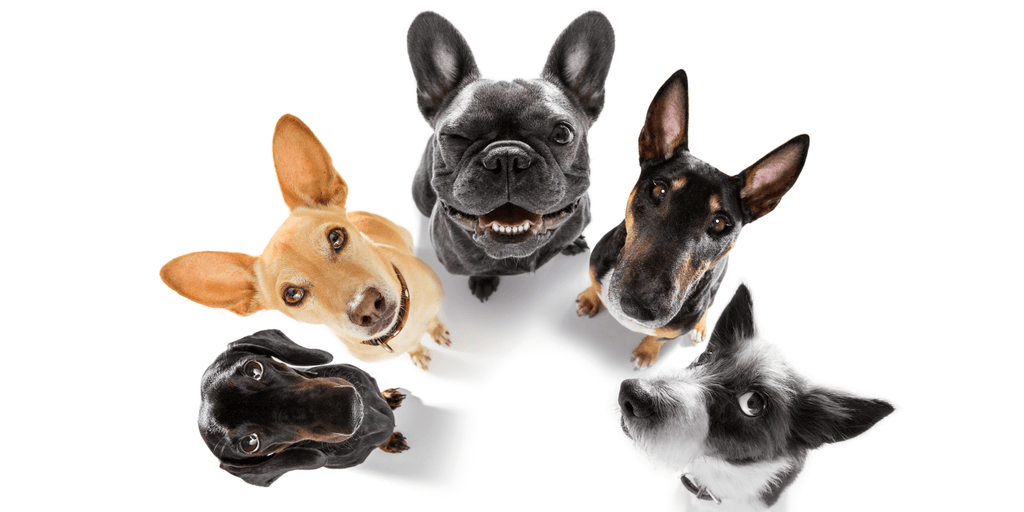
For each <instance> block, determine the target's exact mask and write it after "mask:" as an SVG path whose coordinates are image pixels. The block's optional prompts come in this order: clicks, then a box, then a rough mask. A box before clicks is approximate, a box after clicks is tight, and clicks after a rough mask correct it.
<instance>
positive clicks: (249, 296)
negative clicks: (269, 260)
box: [160, 251, 263, 316]
mask: <svg viewBox="0 0 1024 512" xmlns="http://www.w3.org/2000/svg"><path fill="white" fill-rule="evenodd" d="M255 261H256V258H255V257H253V256H249V255H248V254H242V253H237V252H214V251H205V252H193V253H191V254H186V255H184V256H178V257H177V258H174V259H173V260H171V261H169V262H167V264H166V265H164V266H163V268H161V269H160V279H163V281H164V284H166V285H167V286H169V287H170V288H171V289H172V290H174V291H176V292H178V294H180V295H181V296H182V297H185V298H187V299H189V300H192V301H195V302H198V303H200V304H202V305H204V306H209V307H211V308H223V309H227V310H229V311H233V312H234V313H236V314H239V315H242V316H248V315H251V314H253V313H255V312H257V311H260V310H261V309H263V299H262V298H261V297H260V294H259V292H258V291H257V287H256V274H255V271H254V270H253V264H254V263H255Z"/></svg>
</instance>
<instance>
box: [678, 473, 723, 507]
mask: <svg viewBox="0 0 1024 512" xmlns="http://www.w3.org/2000/svg"><path fill="white" fill-rule="evenodd" d="M679 480H681V481H682V482H683V487H685V488H686V490H687V491H690V492H691V493H693V495H694V496H696V497H697V499H698V500H704V501H713V502H715V505H721V504H722V500H720V499H718V496H715V495H714V494H713V493H712V492H711V491H709V490H708V488H707V487H704V486H702V485H699V484H697V481H696V480H695V479H694V478H693V476H691V475H689V474H687V473H683V476H681V477H680V478H679Z"/></svg>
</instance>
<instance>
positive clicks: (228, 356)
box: [199, 351, 363, 463]
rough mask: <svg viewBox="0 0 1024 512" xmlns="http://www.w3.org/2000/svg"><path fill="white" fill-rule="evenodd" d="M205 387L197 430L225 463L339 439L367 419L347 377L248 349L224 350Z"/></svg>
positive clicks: (252, 460)
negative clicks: (313, 371)
mask: <svg viewBox="0 0 1024 512" xmlns="http://www.w3.org/2000/svg"><path fill="white" fill-rule="evenodd" d="M201 390H202V405H201V406H200V411H199V431H200V433H201V434H202V436H203V439H204V440H205V441H206V444H207V446H209V447H210V450H211V451H212V452H213V453H214V455H216V456H217V457H218V458H219V459H220V460H222V461H236V462H237V461H248V462H249V463H258V462H262V461H264V460H269V458H270V457H272V456H273V455H274V454H277V453H280V452H281V451H283V450H285V449H286V448H288V447H289V446H292V445H294V444H296V443H300V442H303V441H318V442H325V443H340V442H342V441H345V440H347V439H349V438H350V437H352V435H353V434H354V433H355V432H356V430H357V429H358V428H359V425H360V423H362V419H363V402H362V399H361V398H360V396H359V393H358V392H357V390H356V389H355V388H354V387H353V386H352V384H351V383H349V382H348V381H346V380H345V379H342V378H338V377H317V376H316V375H313V374H308V373H306V374H302V373H299V372H297V371H295V370H294V369H292V368H291V367H289V366H287V365H285V364H283V363H280V362H277V361H275V360H274V359H272V358H270V357H267V356H262V355H256V354H252V353H247V352H238V351H228V352H225V353H224V354H222V355H221V356H220V357H219V358H218V360H217V361H215V362H214V363H213V364H212V365H210V367H209V368H208V369H207V370H206V373H205V374H204V375H203V381H202V387H201Z"/></svg>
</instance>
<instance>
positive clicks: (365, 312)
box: [348, 288, 388, 327]
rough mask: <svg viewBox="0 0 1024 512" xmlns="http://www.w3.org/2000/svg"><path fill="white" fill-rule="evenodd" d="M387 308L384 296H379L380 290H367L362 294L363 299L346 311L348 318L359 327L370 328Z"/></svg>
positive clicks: (378, 320)
mask: <svg viewBox="0 0 1024 512" xmlns="http://www.w3.org/2000/svg"><path fill="white" fill-rule="evenodd" d="M387 307H388V305H387V303H386V301H385V300H384V295H381V293H380V290H378V289H376V288H367V289H366V291H364V292H363V299H362V300H361V301H359V304H357V305H356V307H354V308H352V309H350V310H349V311H348V318H349V320H352V323H354V324H356V325H358V326H360V327H370V326H372V325H374V324H376V323H377V322H380V319H381V316H382V315H383V314H384V310H385V309H387Z"/></svg>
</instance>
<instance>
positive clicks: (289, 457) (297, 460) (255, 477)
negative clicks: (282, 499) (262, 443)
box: [220, 448, 327, 487]
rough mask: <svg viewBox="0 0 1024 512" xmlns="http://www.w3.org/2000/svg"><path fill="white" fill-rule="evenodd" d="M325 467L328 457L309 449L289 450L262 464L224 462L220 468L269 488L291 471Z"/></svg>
mask: <svg viewBox="0 0 1024 512" xmlns="http://www.w3.org/2000/svg"><path fill="white" fill-rule="evenodd" d="M325 465H327V456H326V455H324V454H323V453H321V452H320V451H318V450H311V449H308V448H288V449H285V450H284V451H282V452H279V453H276V454H274V455H273V456H272V457H271V458H270V459H269V460H267V461H266V462H263V463H260V464H253V465H244V464H242V465H234V464H232V463H230V462H224V461H222V462H221V463H220V467H221V469H223V470H224V471H227V472H228V473H231V474H232V475H235V476H237V477H238V478H241V479H242V480H245V481H246V482H247V483H250V484H252V485H258V486H260V487H268V486H269V485H270V484H272V483H274V482H275V481H277V479H278V478H280V477H281V475H283V474H285V473H287V472H289V471H292V470H295V469H318V468H322V467H324V466H325Z"/></svg>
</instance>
